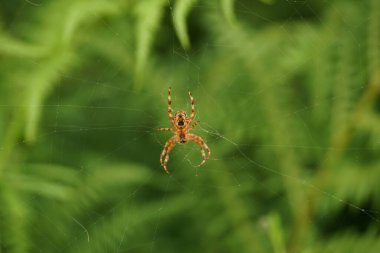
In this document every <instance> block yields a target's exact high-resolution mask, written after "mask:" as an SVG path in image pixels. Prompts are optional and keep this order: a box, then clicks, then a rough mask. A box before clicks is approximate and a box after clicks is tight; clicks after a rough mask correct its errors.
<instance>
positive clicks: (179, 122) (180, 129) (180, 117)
mask: <svg viewBox="0 0 380 253" xmlns="http://www.w3.org/2000/svg"><path fill="white" fill-rule="evenodd" d="M189 97H190V100H191V114H190V116H189V117H188V116H187V115H186V113H185V112H184V111H179V112H176V114H175V115H174V117H173V112H172V107H171V104H172V99H171V88H169V92H168V115H169V119H170V122H171V123H172V125H173V128H160V129H159V131H171V132H173V133H174V136H173V137H172V138H170V139H169V140H168V141H167V142H166V143H165V146H164V150H162V153H161V156H160V163H161V165H162V167H163V168H164V169H165V171H166V173H168V174H169V171H168V168H167V167H166V164H167V163H168V161H169V153H170V152H171V151H172V149H173V148H174V146H175V144H176V143H182V144H186V143H187V142H188V141H193V142H195V143H196V144H198V146H199V147H200V149H201V154H202V158H203V160H202V162H201V163H200V164H199V165H198V166H202V165H203V164H204V163H205V162H206V160H207V159H208V158H209V157H210V155H211V151H210V149H209V147H208V146H207V144H206V143H205V142H204V140H203V139H202V138H201V137H199V136H197V135H195V134H190V133H189V131H190V130H192V129H193V128H194V127H196V126H197V125H198V123H199V121H195V122H194V123H193V124H192V125H191V122H192V121H193V119H194V116H195V103H194V98H193V96H192V95H191V92H190V91H189ZM206 151H207V156H206Z"/></svg>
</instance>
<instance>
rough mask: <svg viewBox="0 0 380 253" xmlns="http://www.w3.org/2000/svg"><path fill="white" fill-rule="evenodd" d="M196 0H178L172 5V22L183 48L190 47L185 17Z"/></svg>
mask: <svg viewBox="0 0 380 253" xmlns="http://www.w3.org/2000/svg"><path fill="white" fill-rule="evenodd" d="M196 1H197V0H179V1H177V3H176V5H175V6H174V11H173V23H174V28H175V31H176V33H177V36H178V38H179V41H180V42H181V45H182V47H183V48H184V49H189V48H190V40H189V34H188V31H187V25H186V17H187V15H188V14H189V12H190V10H191V7H192V6H193V4H194V3H195V2H196Z"/></svg>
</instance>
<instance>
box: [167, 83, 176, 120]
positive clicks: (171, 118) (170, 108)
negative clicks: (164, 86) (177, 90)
mask: <svg viewBox="0 0 380 253" xmlns="http://www.w3.org/2000/svg"><path fill="white" fill-rule="evenodd" d="M168 115H169V119H170V121H171V122H172V124H173V126H174V125H175V124H174V118H173V112H172V88H171V87H169V91H168Z"/></svg>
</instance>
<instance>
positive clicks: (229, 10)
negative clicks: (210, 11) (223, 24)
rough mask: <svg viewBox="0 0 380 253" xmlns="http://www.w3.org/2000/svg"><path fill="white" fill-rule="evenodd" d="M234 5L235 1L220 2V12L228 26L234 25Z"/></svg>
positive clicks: (221, 0) (224, 0)
mask: <svg viewBox="0 0 380 253" xmlns="http://www.w3.org/2000/svg"><path fill="white" fill-rule="evenodd" d="M234 3H235V0H220V4H221V6H222V12H223V14H224V17H225V18H226V20H227V22H228V23H229V24H230V25H235V24H236V17H235V12H234Z"/></svg>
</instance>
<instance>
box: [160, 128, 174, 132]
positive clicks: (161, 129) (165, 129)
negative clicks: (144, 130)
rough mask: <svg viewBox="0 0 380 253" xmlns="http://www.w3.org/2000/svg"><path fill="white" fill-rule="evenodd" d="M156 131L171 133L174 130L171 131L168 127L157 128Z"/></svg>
mask: <svg viewBox="0 0 380 253" xmlns="http://www.w3.org/2000/svg"><path fill="white" fill-rule="evenodd" d="M157 131H161V132H162V131H171V132H173V131H174V130H173V129H171V128H170V127H162V128H159V129H157Z"/></svg>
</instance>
